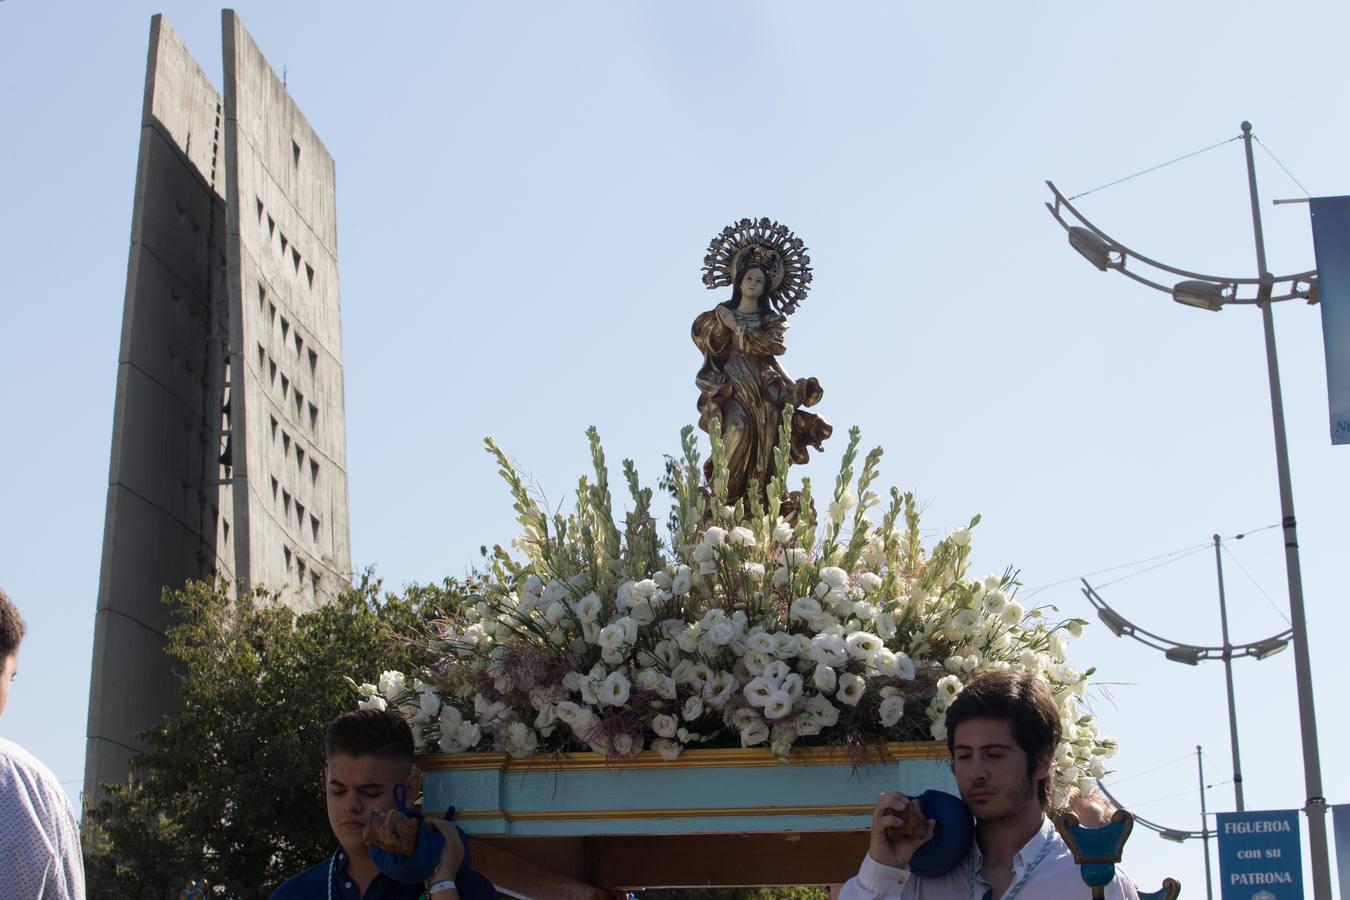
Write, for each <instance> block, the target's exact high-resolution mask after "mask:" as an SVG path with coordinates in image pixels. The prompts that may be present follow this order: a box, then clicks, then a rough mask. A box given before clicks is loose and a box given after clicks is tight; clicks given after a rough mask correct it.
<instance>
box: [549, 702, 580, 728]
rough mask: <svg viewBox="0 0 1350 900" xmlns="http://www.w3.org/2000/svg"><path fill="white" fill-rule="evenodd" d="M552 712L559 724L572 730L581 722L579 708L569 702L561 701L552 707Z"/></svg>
mask: <svg viewBox="0 0 1350 900" xmlns="http://www.w3.org/2000/svg"><path fill="white" fill-rule="evenodd" d="M553 712H554V714H555V715H556V716H557V717H558V719H559V720H560V721H561V722H563V723H564V724H566V725H569V726H571V727H573V728H575V727H576V725H577V723H578V722H579V721H581V717H582V709H581V707H580V706H578V705H577V704H575V703H573V702H572V701H571V700H564V701H562V702H561V703H559V704H558V705H557V706H556V707H554V709H553Z"/></svg>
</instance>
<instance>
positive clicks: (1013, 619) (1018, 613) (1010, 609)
mask: <svg viewBox="0 0 1350 900" xmlns="http://www.w3.org/2000/svg"><path fill="white" fill-rule="evenodd" d="M1023 615H1024V612H1023V610H1022V604H1020V603H1018V602H1017V601H1016V600H1009V601H1008V605H1007V606H1005V607H1003V624H1004V625H1016V624H1018V623H1019V622H1021V621H1022V616H1023Z"/></svg>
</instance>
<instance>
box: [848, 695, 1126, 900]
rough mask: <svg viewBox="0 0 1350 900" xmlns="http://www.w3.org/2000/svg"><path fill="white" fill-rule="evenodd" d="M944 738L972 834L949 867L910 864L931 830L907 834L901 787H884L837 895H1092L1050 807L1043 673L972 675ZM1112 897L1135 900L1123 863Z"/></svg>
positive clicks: (1040, 899) (851, 899)
mask: <svg viewBox="0 0 1350 900" xmlns="http://www.w3.org/2000/svg"><path fill="white" fill-rule="evenodd" d="M946 726H947V748H948V749H949V750H950V751H951V754H952V771H953V772H954V773H955V775H956V785H957V788H958V789H959V790H960V792H961V799H962V800H964V801H965V803H966V806H968V807H969V808H970V811H971V813H972V814H973V815H974V816H975V841H974V843H973V844H972V845H971V848H970V852H969V853H968V854H967V855H966V858H965V859H963V860H961V861H960V862H959V863H957V864H956V867H955V868H954V869H952V870H951V871H950V872H948V873H947V874H945V875H941V876H935V877H927V878H925V877H923V876H921V875H913V874H911V873H910V871H909V861H910V859H911V857H913V856H914V854H915V852H916V851H918V849H919V848H920V847H921V846H923V844H924V843H926V842H927V841H928V840H929V839H930V838H932V835H933V829H934V825H933V822H932V820H929V825H928V834H927V835H925V836H923V837H918V838H912V839H907V838H904V837H900V836H898V835H899V833H900V832H899V829H900V827H901V825H902V821H901V816H902V815H903V812H904V809H905V806H906V804H907V803H908V802H909V798H907V797H906V796H905V795H904V794H901V793H898V792H890V793H885V794H882V795H881V797H880V798H878V800H877V806H876V809H875V810H874V812H873V814H872V841H871V847H870V848H869V849H868V851H867V856H866V857H864V858H863V863H862V867H861V868H860V869H859V870H858V874H857V875H856V876H855V877H854V878H852V879H850V880H849V882H848V883H847V884H845V885H844V888H843V890H842V891H841V892H840V894H839V898H840V900H871V898H880V897H896V898H906V900H909V898H914V900H917V898H923V900H969V898H971V897H982V898H985V900H1013V898H1014V897H1020V898H1021V900H1077V898H1083V900H1087V898H1089V897H1091V896H1092V892H1091V890H1090V889H1089V888H1088V886H1087V885H1086V884H1085V883H1084V882H1083V879H1082V877H1081V875H1080V873H1079V869H1078V866H1077V865H1076V864H1075V863H1074V861H1073V854H1072V853H1071V852H1070V851H1069V848H1068V847H1067V846H1066V845H1065V844H1064V841H1063V839H1061V838H1060V836H1059V833H1058V832H1057V831H1055V827H1054V825H1053V824H1052V823H1051V822H1050V820H1049V819H1047V818H1046V816H1045V811H1046V809H1048V808H1049V804H1050V796H1051V784H1050V779H1051V776H1050V773H1051V770H1052V768H1053V766H1052V763H1053V761H1054V758H1055V748H1056V747H1057V746H1058V744H1059V739H1060V726H1059V708H1058V707H1057V706H1056V705H1055V699H1054V697H1053V696H1052V695H1051V693H1050V688H1049V686H1048V685H1047V684H1046V683H1045V681H1043V680H1042V679H1041V678H1039V677H1038V676H1035V675H1028V674H1025V673H1021V672H1013V671H994V672H985V673H982V674H980V675H977V676H975V677H974V678H972V679H971V680H970V683H969V684H967V685H966V686H965V688H964V689H963V690H962V691H961V693H959V694H957V695H956V699H954V700H953V701H952V703H951V706H949V707H947V717H946ZM1106 896H1107V898H1109V900H1138V892H1137V891H1136V890H1135V887H1134V884H1133V883H1132V882H1131V881H1130V880H1129V878H1128V877H1127V876H1126V875H1125V874H1124V873H1123V872H1120V871H1119V870H1117V875H1116V878H1115V880H1113V881H1112V882H1111V883H1110V884H1109V885H1107V888H1106Z"/></svg>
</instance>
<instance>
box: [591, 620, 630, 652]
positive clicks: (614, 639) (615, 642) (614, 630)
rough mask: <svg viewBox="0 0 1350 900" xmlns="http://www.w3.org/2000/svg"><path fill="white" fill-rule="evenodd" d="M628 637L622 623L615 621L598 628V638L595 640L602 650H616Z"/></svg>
mask: <svg viewBox="0 0 1350 900" xmlns="http://www.w3.org/2000/svg"><path fill="white" fill-rule="evenodd" d="M627 639H628V635H627V634H626V633H625V632H624V628H623V626H622V625H619V624H618V623H615V624H613V625H606V626H605V627H604V628H601V629H600V640H599V641H598V642H597V643H598V644H599V645H600V649H602V650H618V649H619V648H620V647H622V646H623V645H624V644H625V643H626V642H627Z"/></svg>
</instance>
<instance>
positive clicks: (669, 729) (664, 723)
mask: <svg viewBox="0 0 1350 900" xmlns="http://www.w3.org/2000/svg"><path fill="white" fill-rule="evenodd" d="M678 727H679V723H678V722H676V721H675V719H674V718H673V717H671V716H668V715H666V714H665V713H661V714H660V715H657V716H653V717H652V731H654V732H656V733H657V734H659V735H660V736H661V737H663V738H673V737H674V736H675V729H676V728H678Z"/></svg>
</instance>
